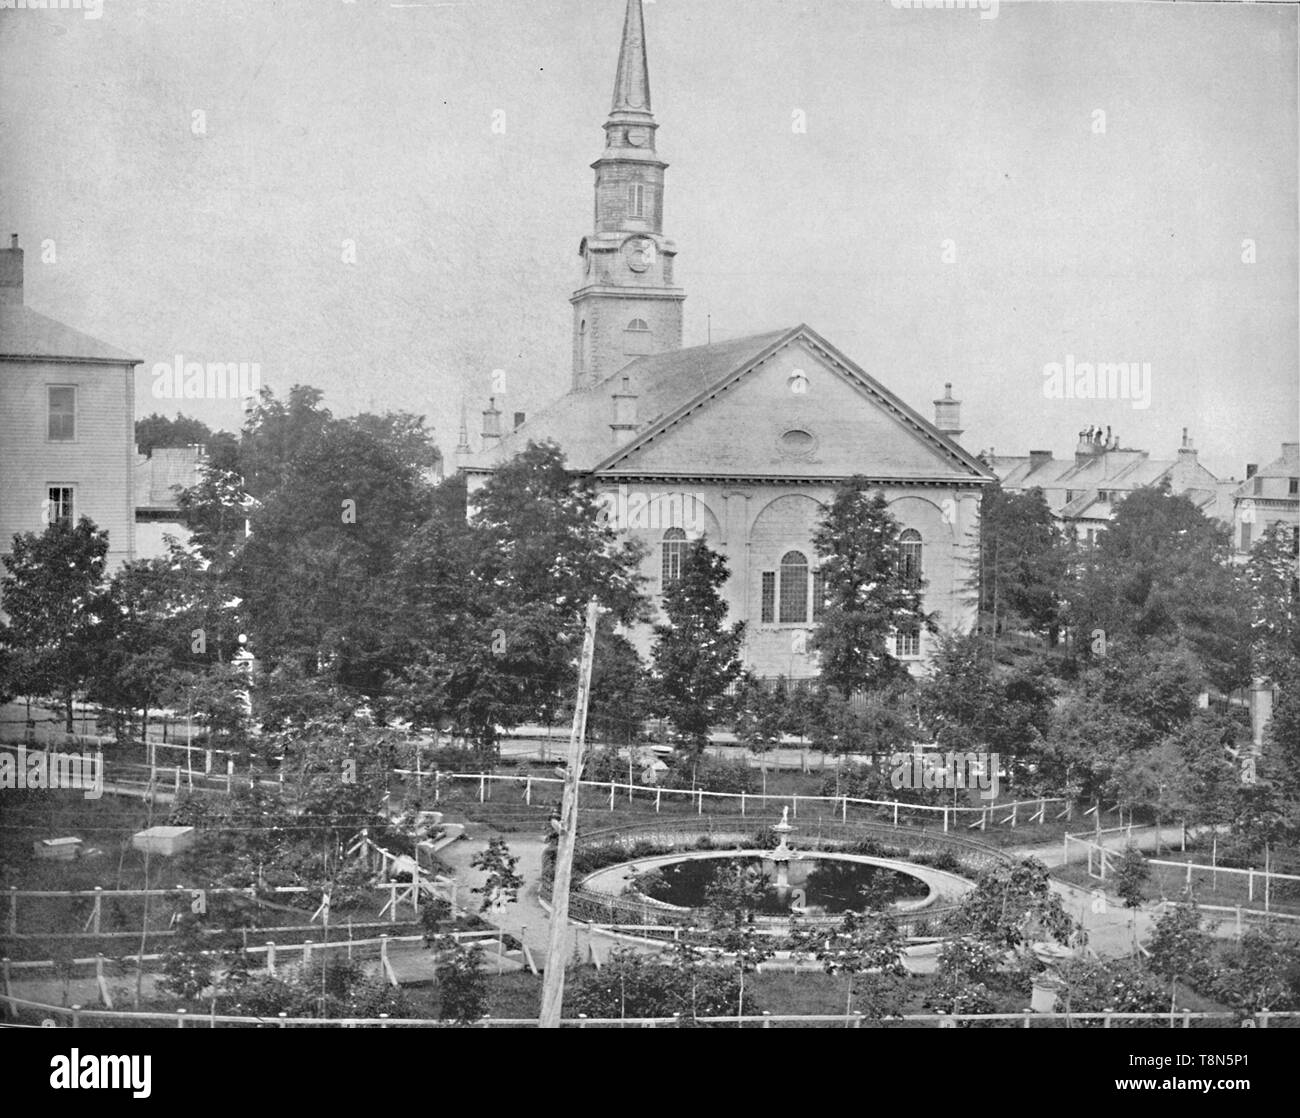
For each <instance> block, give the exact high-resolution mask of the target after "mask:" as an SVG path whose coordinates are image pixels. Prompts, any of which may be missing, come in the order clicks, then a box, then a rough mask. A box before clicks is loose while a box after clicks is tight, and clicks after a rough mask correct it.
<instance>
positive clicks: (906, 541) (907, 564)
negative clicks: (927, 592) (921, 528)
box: [898, 528, 921, 590]
mask: <svg viewBox="0 0 1300 1118" xmlns="http://www.w3.org/2000/svg"><path fill="white" fill-rule="evenodd" d="M898 573H899V574H900V575H901V576H902V578H903V583H904V585H905V586H907V587H909V588H911V589H913V590H915V589H916V587H918V586H920V585H921V533H920V532H918V531H917V530H916V529H915V528H908V529H907V530H906V531H904V532H903V533H902V535H900V536H899V537H898Z"/></svg>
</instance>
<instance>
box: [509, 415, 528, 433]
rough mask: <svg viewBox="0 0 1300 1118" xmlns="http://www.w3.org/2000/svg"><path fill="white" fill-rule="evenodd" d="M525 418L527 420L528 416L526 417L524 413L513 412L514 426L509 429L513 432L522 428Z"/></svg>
mask: <svg viewBox="0 0 1300 1118" xmlns="http://www.w3.org/2000/svg"><path fill="white" fill-rule="evenodd" d="M527 418H528V415H527V413H526V412H521V411H517V412H515V425H514V427H513V428H511V429H512V430H514V431H518V430H519V428H520V427H522V426H523V425H524V421H525V420H526V419H527Z"/></svg>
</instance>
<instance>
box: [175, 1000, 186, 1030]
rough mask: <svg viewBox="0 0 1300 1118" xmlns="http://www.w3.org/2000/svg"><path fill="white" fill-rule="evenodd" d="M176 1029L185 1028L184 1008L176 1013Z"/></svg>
mask: <svg viewBox="0 0 1300 1118" xmlns="http://www.w3.org/2000/svg"><path fill="white" fill-rule="evenodd" d="M176 1027H177V1028H178V1029H183V1028H185V1008H184V1007H183V1006H182V1007H181V1008H180V1009H178V1010H177V1011H176Z"/></svg>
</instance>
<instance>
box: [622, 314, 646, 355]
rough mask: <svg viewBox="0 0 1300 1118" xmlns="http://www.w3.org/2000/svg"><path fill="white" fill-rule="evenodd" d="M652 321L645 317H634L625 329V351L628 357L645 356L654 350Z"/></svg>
mask: <svg viewBox="0 0 1300 1118" xmlns="http://www.w3.org/2000/svg"><path fill="white" fill-rule="evenodd" d="M651 342H652V337H651V334H650V323H648V322H647V321H646V320H645V319H644V318H634V319H632V321H631V322H629V323H628V324H627V328H626V329H625V330H624V331H623V353H624V355H625V356H628V357H644V356H645V355H646V354H648V353H650V352H651V350H652V348H653V347H652V345H651Z"/></svg>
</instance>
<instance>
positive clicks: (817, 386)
mask: <svg viewBox="0 0 1300 1118" xmlns="http://www.w3.org/2000/svg"><path fill="white" fill-rule="evenodd" d="M596 472H597V473H598V474H601V475H609V476H619V475H627V476H637V475H646V476H665V477H671V476H679V477H687V476H695V477H699V476H717V477H756V478H765V477H770V478H789V479H795V480H809V481H812V480H821V479H828V478H847V477H852V476H854V475H857V474H862V475H865V476H867V477H869V478H872V479H878V480H882V481H884V480H898V481H900V482H901V481H949V482H958V481H966V482H970V481H976V482H979V481H982V480H987V479H988V478H989V477H990V476H991V475H990V474H988V472H987V471H986V470H985V469H984V468H983V467H982V465H981V464H980V463H979V462H978V461H976V460H975V459H974V458H972V457H971V456H970V455H969V454H968V453H967V452H966V451H964V450H963V449H962V448H961V447H960V446H958V445H957V444H956V443H955V442H953V441H952V440H951V439H949V438H947V437H946V436H945V435H943V434H942V433H941V432H940V431H938V430H937V429H936V428H935V427H934V426H933V424H931V423H929V422H928V421H927V420H925V419H924V418H923V417H922V416H920V415H918V414H917V413H916V412H915V411H913V410H912V409H911V408H909V407H908V406H907V405H906V404H904V403H903V402H902V401H901V400H900V399H898V397H896V396H895V395H894V394H893V393H891V392H890V391H889V390H888V389H886V388H885V387H884V386H883V385H882V384H881V383H880V382H879V381H877V380H876V379H875V378H873V377H872V376H871V375H870V374H868V373H867V372H866V371H865V370H863V369H861V368H860V367H858V366H856V365H854V364H853V363H852V362H850V361H849V360H848V359H847V358H845V357H844V356H843V355H842V354H840V353H839V352H838V351H836V350H835V349H834V348H833V347H831V346H830V345H829V343H827V342H825V341H824V340H823V339H822V338H821V337H819V336H818V335H817V334H816V333H815V332H813V331H812V330H810V329H809V328H808V327H806V326H800V327H796V328H794V329H793V330H790V331H788V332H787V333H785V334H783V335H781V336H780V337H778V338H776V339H775V340H774V341H773V342H772V344H771V345H769V346H768V347H767V348H766V349H765V350H764V351H762V352H761V353H759V354H757V355H754V356H752V357H751V358H749V359H748V360H746V361H744V362H743V363H741V364H739V365H738V366H737V367H736V368H735V369H734V370H732V371H730V372H729V373H728V374H726V375H724V376H722V377H719V378H717V379H716V380H714V381H713V383H712V384H710V385H709V386H708V387H707V388H704V389H703V390H702V391H700V392H698V393H697V394H696V395H695V396H694V397H692V398H691V399H687V400H682V401H680V402H679V403H678V405H677V406H676V407H675V408H674V409H673V410H672V411H670V412H667V413H666V414H664V415H661V416H658V417H655V418H654V419H653V420H651V422H650V423H649V424H648V425H647V426H646V427H645V429H644V430H642V431H640V432H638V434H637V435H636V437H634V438H633V439H632V440H630V441H629V442H628V443H627V444H626V445H624V446H623V447H621V448H620V449H618V450H617V451H615V452H613V453H611V454H610V455H609V456H608V457H607V458H606V459H605V460H604V461H603V462H602V463H600V465H599V466H598V467H597V468H596Z"/></svg>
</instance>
